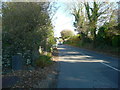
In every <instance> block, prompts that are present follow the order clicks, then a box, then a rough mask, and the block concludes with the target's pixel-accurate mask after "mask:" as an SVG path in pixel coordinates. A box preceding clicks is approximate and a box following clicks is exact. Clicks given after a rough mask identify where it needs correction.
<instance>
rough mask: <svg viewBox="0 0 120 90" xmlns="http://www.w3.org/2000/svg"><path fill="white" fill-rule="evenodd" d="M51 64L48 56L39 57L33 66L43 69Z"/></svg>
mask: <svg viewBox="0 0 120 90" xmlns="http://www.w3.org/2000/svg"><path fill="white" fill-rule="evenodd" d="M52 63H53V62H52V60H51V57H50V56H46V55H40V57H39V58H38V59H37V60H36V62H35V64H36V66H38V67H41V68H44V67H46V66H49V65H51V64H52Z"/></svg>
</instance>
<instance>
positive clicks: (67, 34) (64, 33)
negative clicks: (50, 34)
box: [60, 30, 74, 39]
mask: <svg viewBox="0 0 120 90" xmlns="http://www.w3.org/2000/svg"><path fill="white" fill-rule="evenodd" d="M60 33H61V36H62V38H63V39H67V38H69V37H71V36H73V35H74V33H73V31H71V30H63V31H61V32H60Z"/></svg>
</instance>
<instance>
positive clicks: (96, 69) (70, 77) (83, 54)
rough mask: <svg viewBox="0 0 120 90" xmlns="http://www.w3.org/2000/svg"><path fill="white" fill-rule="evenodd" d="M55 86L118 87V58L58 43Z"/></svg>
mask: <svg viewBox="0 0 120 90" xmlns="http://www.w3.org/2000/svg"><path fill="white" fill-rule="evenodd" d="M58 50H59V63H60V72H59V76H58V85H57V88H118V86H120V85H118V83H119V81H120V80H118V79H119V77H118V74H119V72H120V69H119V67H118V66H119V65H118V64H119V62H118V58H113V57H108V56H105V55H103V54H99V53H96V52H93V51H89V50H84V49H80V48H77V47H72V46H67V45H59V46H58Z"/></svg>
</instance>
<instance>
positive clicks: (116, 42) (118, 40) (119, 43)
mask: <svg viewBox="0 0 120 90" xmlns="http://www.w3.org/2000/svg"><path fill="white" fill-rule="evenodd" d="M112 46H114V47H120V35H116V36H113V37H112Z"/></svg>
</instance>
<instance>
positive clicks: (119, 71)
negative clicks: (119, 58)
mask: <svg viewBox="0 0 120 90" xmlns="http://www.w3.org/2000/svg"><path fill="white" fill-rule="evenodd" d="M100 63H102V64H103V65H105V66H107V67H109V68H112V69H114V70H116V71H118V72H120V70H119V69H117V68H114V67H112V66H110V65H108V64H105V63H103V62H100Z"/></svg>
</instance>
